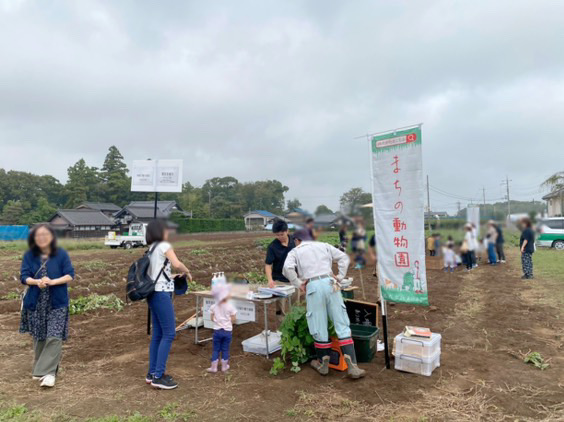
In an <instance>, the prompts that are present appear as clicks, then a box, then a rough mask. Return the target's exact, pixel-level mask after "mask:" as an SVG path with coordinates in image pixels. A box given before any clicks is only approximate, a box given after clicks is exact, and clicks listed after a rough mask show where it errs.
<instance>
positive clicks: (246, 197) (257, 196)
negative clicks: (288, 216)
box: [240, 180, 288, 214]
mask: <svg viewBox="0 0 564 422" xmlns="http://www.w3.org/2000/svg"><path fill="white" fill-rule="evenodd" d="M287 191H288V186H285V185H283V184H282V183H281V182H279V181H278V180H260V181H256V182H248V183H243V184H242V185H241V187H240V197H241V201H242V209H243V211H250V210H257V209H264V210H267V211H270V212H273V213H275V214H281V213H282V212H283V211H284V194H285V193H286V192H287Z"/></svg>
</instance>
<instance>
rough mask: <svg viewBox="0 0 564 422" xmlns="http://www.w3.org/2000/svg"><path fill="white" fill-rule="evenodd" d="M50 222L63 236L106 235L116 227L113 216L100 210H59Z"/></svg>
mask: <svg viewBox="0 0 564 422" xmlns="http://www.w3.org/2000/svg"><path fill="white" fill-rule="evenodd" d="M49 223H50V224H51V226H52V227H53V229H55V231H56V232H57V233H58V234H59V235H60V236H63V237H73V238H79V237H104V236H105V235H106V234H107V233H108V231H109V230H111V229H112V228H113V227H114V220H113V218H110V217H108V216H107V215H105V214H104V213H103V212H102V211H100V210H91V209H71V210H64V209H63V210H58V211H57V212H56V213H55V215H54V216H53V217H51V218H50V219H49Z"/></svg>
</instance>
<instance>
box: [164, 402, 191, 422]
mask: <svg viewBox="0 0 564 422" xmlns="http://www.w3.org/2000/svg"><path fill="white" fill-rule="evenodd" d="M159 416H160V417H161V418H162V419H163V420H165V421H189V420H191V419H193V418H195V417H196V412H194V411H192V410H190V409H188V410H185V409H182V410H181V407H180V405H179V404H178V403H169V404H167V405H165V406H164V407H163V408H162V409H161V411H160V412H159Z"/></svg>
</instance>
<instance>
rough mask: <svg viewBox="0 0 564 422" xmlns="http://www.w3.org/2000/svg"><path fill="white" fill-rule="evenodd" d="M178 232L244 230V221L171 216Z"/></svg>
mask: <svg viewBox="0 0 564 422" xmlns="http://www.w3.org/2000/svg"><path fill="white" fill-rule="evenodd" d="M171 220H172V221H174V222H175V223H176V224H178V232H179V233H203V232H235V231H244V230H245V221H244V220H243V219H240V220H231V219H211V218H187V217H184V216H182V217H177V216H174V215H173V216H171Z"/></svg>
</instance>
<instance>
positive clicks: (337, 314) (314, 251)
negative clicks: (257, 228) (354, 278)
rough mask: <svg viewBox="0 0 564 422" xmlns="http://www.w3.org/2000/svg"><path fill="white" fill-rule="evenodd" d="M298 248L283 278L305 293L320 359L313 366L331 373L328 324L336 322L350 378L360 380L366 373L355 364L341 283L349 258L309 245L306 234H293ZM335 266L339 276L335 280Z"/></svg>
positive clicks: (324, 246)
mask: <svg viewBox="0 0 564 422" xmlns="http://www.w3.org/2000/svg"><path fill="white" fill-rule="evenodd" d="M294 238H295V241H296V247H295V248H294V249H293V250H292V251H291V252H290V253H289V254H288V257H287V258H286V262H285V263H284V275H285V276H286V277H287V278H288V280H290V282H291V283H292V284H293V285H294V286H296V287H298V288H299V289H301V290H302V291H303V292H305V293H306V301H307V325H308V328H309V332H310V334H311V335H312V337H313V339H314V341H315V351H316V354H317V359H314V360H312V361H311V366H312V367H313V368H315V369H316V370H317V371H318V372H319V373H320V374H321V375H327V374H328V373H329V357H330V354H331V342H330V341H329V332H328V320H327V317H329V318H330V319H331V321H333V324H334V326H335V332H336V333H337V337H338V338H339V345H340V347H341V351H342V352H343V355H344V358H345V361H346V362H347V365H348V375H349V376H350V377H351V378H355V379H356V378H361V377H363V376H364V375H365V371H364V370H363V369H360V368H359V367H358V366H357V364H356V353H355V350H354V343H353V339H352V337H351V336H352V334H351V329H350V321H349V317H348V315H347V311H346V308H345V304H344V302H343V295H342V294H341V291H340V288H339V282H340V281H341V280H343V279H344V278H345V276H346V275H347V269H348V267H349V263H350V260H349V257H348V255H347V254H345V253H344V252H341V251H340V250H339V249H337V248H335V247H333V246H331V245H329V244H327V243H322V242H314V241H310V239H309V233H308V232H307V231H306V230H298V231H297V232H296V233H295V234H294ZM333 262H336V263H337V267H338V268H339V274H338V275H337V276H336V277H335V276H333V270H332V268H333Z"/></svg>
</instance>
